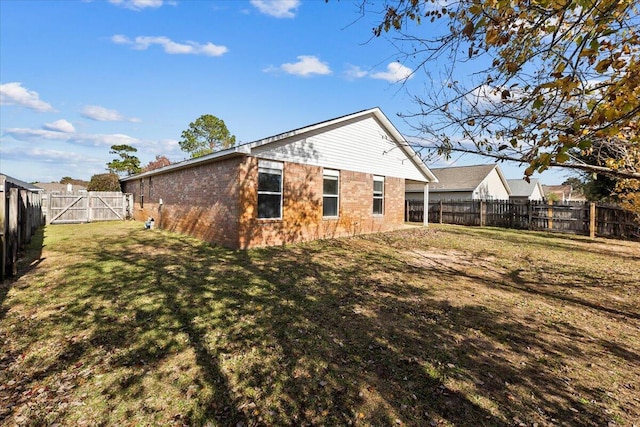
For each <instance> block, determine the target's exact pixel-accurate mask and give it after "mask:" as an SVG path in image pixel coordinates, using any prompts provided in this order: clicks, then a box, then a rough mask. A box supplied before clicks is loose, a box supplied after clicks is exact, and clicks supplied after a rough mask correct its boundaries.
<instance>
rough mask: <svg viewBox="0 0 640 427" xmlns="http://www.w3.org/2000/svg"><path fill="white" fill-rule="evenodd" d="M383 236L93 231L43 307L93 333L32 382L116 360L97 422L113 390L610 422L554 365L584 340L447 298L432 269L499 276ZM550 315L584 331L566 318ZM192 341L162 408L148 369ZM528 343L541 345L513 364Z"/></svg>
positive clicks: (330, 416) (289, 420)
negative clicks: (435, 260)
mask: <svg viewBox="0 0 640 427" xmlns="http://www.w3.org/2000/svg"><path fill="white" fill-rule="evenodd" d="M384 243H385V242H383V241H381V242H376V241H375V240H366V239H344V240H336V241H325V242H315V243H310V244H305V245H297V246H292V247H288V248H270V249H260V250H252V251H247V252H233V251H228V250H224V249H220V248H216V247H211V246H208V245H206V244H204V243H201V242H198V241H196V240H194V239H190V238H187V237H181V236H176V235H172V234H168V233H160V232H157V233H156V232H144V231H141V230H134V231H131V232H130V233H129V234H117V233H116V235H111V234H105V235H97V236H95V241H94V242H93V244H92V246H91V247H90V248H89V249H88V250H87V247H82V248H81V247H79V248H78V254H77V255H78V257H79V258H81V261H80V262H77V263H75V264H72V265H70V266H69V267H68V268H69V270H68V274H67V276H66V281H65V282H64V283H62V284H60V285H59V286H60V288H59V289H58V292H60V293H61V294H73V298H72V299H69V300H67V302H66V303H65V307H64V310H61V311H60V312H57V313H54V314H52V315H51V316H50V317H49V318H48V320H47V322H49V324H50V325H53V326H54V327H55V326H60V325H66V326H65V327H68V328H71V330H72V331H74V332H73V333H74V336H77V335H81V334H86V337H85V338H74V339H73V340H71V341H69V342H67V344H66V347H65V348H62V349H61V350H60V351H59V352H58V356H57V358H56V359H55V360H54V361H52V362H51V363H50V364H49V365H46V366H43V367H42V369H41V370H39V371H38V372H37V374H35V375H33V377H32V378H31V379H28V381H31V383H33V384H35V383H36V382H37V381H38V380H41V379H43V378H45V377H47V376H50V375H53V374H54V373H60V372H65V371H68V370H70V369H73V367H74V366H76V365H77V364H78V363H87V360H91V358H92V357H94V355H95V354H100V355H103V356H104V355H106V356H105V357H104V360H102V361H101V362H100V364H99V365H97V366H96V368H95V369H96V370H99V371H100V372H105V373H106V372H113V371H121V372H123V373H124V374H123V375H121V376H120V377H119V378H118V379H117V380H112V381H110V382H107V383H105V384H102V385H101V386H100V387H101V389H100V391H99V393H100V394H102V395H104V396H105V399H106V400H107V401H109V402H113V403H111V404H107V405H106V406H105V407H103V408H95V409H94V416H95V420H94V421H96V422H98V423H112V422H114V421H115V422H122V421H123V419H115V420H114V419H113V418H112V417H113V416H114V415H113V412H114V411H115V409H116V406H117V405H119V404H121V405H122V406H124V407H125V408H126V409H125V410H124V417H125V418H127V417H129V416H133V414H134V413H136V412H138V413H140V412H142V413H146V414H147V416H149V417H153V416H159V417H164V418H161V419H160V422H164V423H167V424H169V423H174V422H175V423H182V424H187V425H224V426H250V425H292V426H293V425H295V426H299V425H300V426H302V425H350V424H355V425H358V424H362V425H399V424H405V425H415V426H423V425H426V426H429V425H439V424H449V425H487V426H507V425H513V424H514V423H515V424H518V423H520V422H523V423H527V424H529V425H531V424H532V423H540V424H545V423H547V424H571V425H594V426H595V425H606V424H607V422H608V421H609V418H608V417H607V415H606V414H605V413H604V412H603V411H602V408H600V407H599V406H597V405H591V406H585V405H582V404H581V401H580V399H579V397H578V396H584V395H586V396H598V398H600V395H601V394H602V393H601V391H600V390H596V389H588V388H582V389H580V390H579V391H580V393H578V392H577V391H576V390H575V389H573V388H572V387H570V386H568V385H567V383H566V381H565V380H564V379H563V378H560V377H558V376H555V375H552V374H551V369H552V368H553V367H554V366H555V365H557V364H562V363H564V361H565V360H566V359H567V358H571V357H574V356H576V355H578V354H580V353H581V352H582V350H581V348H579V347H578V346H577V345H572V344H571V340H569V341H563V342H560V343H559V342H554V341H551V340H547V339H546V338H545V336H543V335H541V334H540V327H541V326H540V325H529V324H528V323H527V322H525V321H523V320H521V319H512V318H509V317H506V316H504V314H503V313H501V312H500V311H499V310H498V309H496V308H487V307H485V306H484V305H482V304H472V303H469V304H459V303H457V302H456V301H455V300H450V299H448V298H443V297H441V296H440V294H439V293H438V289H439V288H438V286H437V285H436V283H454V282H456V281H458V280H460V279H461V278H466V279H469V280H471V281H473V282H474V283H475V286H477V287H478V288H479V289H481V288H483V287H487V288H490V287H494V286H496V284H495V283H494V282H493V281H492V280H489V279H487V278H486V277H484V276H482V275H479V274H478V275H476V274H473V273H470V272H469V271H468V269H465V268H457V267H456V266H455V265H453V266H452V265H450V264H447V265H445V264H440V265H438V264H433V265H432V266H431V267H430V268H424V267H418V266H415V265H412V264H410V263H408V262H407V259H406V257H405V256H404V255H401V252H400V251H398V250H397V248H396V249H394V248H393V247H390V246H389V245H386V244H384ZM516 278H517V277H516ZM506 279H508V276H507V277H506ZM519 290H520V289H514V291H519ZM551 326H552V327H553V328H555V329H556V330H557V331H558V332H559V333H560V334H562V335H563V336H569V337H572V339H578V340H584V339H586V338H587V337H586V336H585V332H583V331H581V330H580V329H578V328H576V327H575V326H574V325H571V324H561V323H555V324H553V325H551ZM33 333H34V336H35V335H37V334H40V333H42V330H39V329H38V327H37V325H35V326H34V332H33ZM598 345H599V346H600V347H601V348H604V349H606V350H608V351H612V352H614V353H616V354H618V355H619V356H621V357H625V358H626V357H627V356H628V357H633V356H634V353H633V352H630V351H625V350H624V349H621V348H619V346H617V345H616V344H615V343H613V342H607V341H602V342H600V343H599V344H598ZM185 352H189V353H190V354H193V357H194V360H195V364H196V365H197V366H196V367H189V366H188V365H187V366H183V367H181V366H180V365H176V366H174V367H173V370H174V371H175V370H177V371H180V370H181V369H184V370H192V369H195V373H193V374H190V376H189V381H187V382H184V381H183V380H180V379H179V378H178V379H177V380H175V382H171V381H172V378H173V377H170V376H166V377H164V378H161V377H160V378H159V379H157V381H156V383H154V384H155V386H154V387H156V388H157V387H160V388H167V389H169V388H171V387H175V388H176V389H177V390H178V393H182V395H183V397H184V399H185V400H189V399H190V401H191V404H189V405H187V404H185V406H184V408H183V409H179V410H178V409H175V410H174V412H178V413H177V414H173V413H172V414H169V415H166V414H161V415H157V414H158V413H159V412H160V411H161V409H159V407H153V405H152V403H146V402H147V400H148V399H149V398H150V396H153V395H154V394H158V393H160V392H161V390H156V389H152V388H150V386H149V384H150V383H149V378H151V377H154V375H155V376H156V377H158V376H159V374H158V372H160V371H161V370H163V369H165V368H166V365H167V364H171V363H174V359H175V358H176V357H177V355H179V354H183V353H185ZM527 352H529V353H532V352H533V353H537V354H540V355H543V356H540V358H539V360H538V362H537V363H536V364H530V363H529V364H525V365H522V364H519V363H517V362H514V360H513V358H514V357H516V356H514V355H518V354H523V353H527ZM183 363H186V362H183ZM189 372H191V371H189ZM192 386H193V387H196V391H195V392H192V389H191V387H192ZM523 389H524V390H526V393H522V390H523ZM190 393H191V395H190ZM525 395H526V396H527V397H526V398H525V397H524V396H525ZM107 398H108V399H107ZM118 402H120V403H118ZM576 407H577V408H579V410H576V409H575V408H576ZM100 411H102V412H100ZM145 411H146V412H145ZM180 411H182V412H180ZM154 414H156V415H154ZM67 415H68V412H67V411H66V410H63V411H60V412H59V413H58V414H57V419H56V421H58V422H64V421H65V419H66V418H65V417H66V416H67ZM150 419H151V418H150Z"/></svg>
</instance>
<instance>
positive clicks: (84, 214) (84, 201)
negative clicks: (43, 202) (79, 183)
mask: <svg viewBox="0 0 640 427" xmlns="http://www.w3.org/2000/svg"><path fill="white" fill-rule="evenodd" d="M47 196H48V197H47V198H48V200H47V205H48V208H47V223H49V224H80V223H85V222H93V221H117V220H124V219H126V218H128V217H129V216H130V213H131V195H130V194H123V193H120V192H107V191H89V192H84V193H64V194H48V195H47Z"/></svg>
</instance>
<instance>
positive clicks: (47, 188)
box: [36, 182, 87, 194]
mask: <svg viewBox="0 0 640 427" xmlns="http://www.w3.org/2000/svg"><path fill="white" fill-rule="evenodd" d="M36 185H37V186H38V187H40V188H42V189H44V192H45V193H47V194H65V193H86V191H87V187H84V186H82V185H77V184H60V183H58V182H37V183H36Z"/></svg>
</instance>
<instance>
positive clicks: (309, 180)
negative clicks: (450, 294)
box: [239, 159, 404, 248]
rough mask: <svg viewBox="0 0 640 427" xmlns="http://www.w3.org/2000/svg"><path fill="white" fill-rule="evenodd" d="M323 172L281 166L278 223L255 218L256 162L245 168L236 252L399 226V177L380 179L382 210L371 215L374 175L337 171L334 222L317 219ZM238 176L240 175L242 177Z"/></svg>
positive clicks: (401, 186) (401, 192)
mask: <svg viewBox="0 0 640 427" xmlns="http://www.w3.org/2000/svg"><path fill="white" fill-rule="evenodd" d="M322 173H323V169H322V168H321V167H317V166H310V165H302V164H298V163H285V164H284V168H283V207H282V219H280V220H271V219H258V218H257V212H256V208H255V207H256V206H257V197H258V196H257V188H256V185H255V183H256V182H257V159H252V160H251V161H250V164H247V165H246V170H245V171H244V175H245V176H246V179H245V180H244V181H245V182H247V183H252V185H246V186H243V187H242V188H243V193H242V195H241V197H240V200H241V202H240V203H241V205H242V206H243V212H244V214H243V217H242V219H241V220H240V245H239V247H241V248H250V247H255V246H273V245H281V244H285V243H293V242H300V241H307V240H314V239H324V238H333V237H343V236H351V235H356V234H362V233H372V232H378V231H387V230H392V229H397V228H399V227H401V226H402V225H403V224H404V179H401V178H390V177H386V178H385V201H384V204H385V212H384V215H380V216H374V215H373V175H372V174H366V173H360V172H351V171H340V200H339V203H340V208H339V209H340V210H339V216H338V218H336V219H333V218H331V219H328V218H323V217H322V187H323V185H322V184H323V178H322ZM241 175H242V174H241Z"/></svg>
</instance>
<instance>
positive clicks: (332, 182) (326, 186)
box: [322, 170, 340, 217]
mask: <svg viewBox="0 0 640 427" xmlns="http://www.w3.org/2000/svg"><path fill="white" fill-rule="evenodd" d="M339 181H340V172H339V171H333V170H325V171H324V174H323V176H322V216H323V217H337V216H338V207H339V206H340V204H339V203H338V202H339V190H340V184H339Z"/></svg>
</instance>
